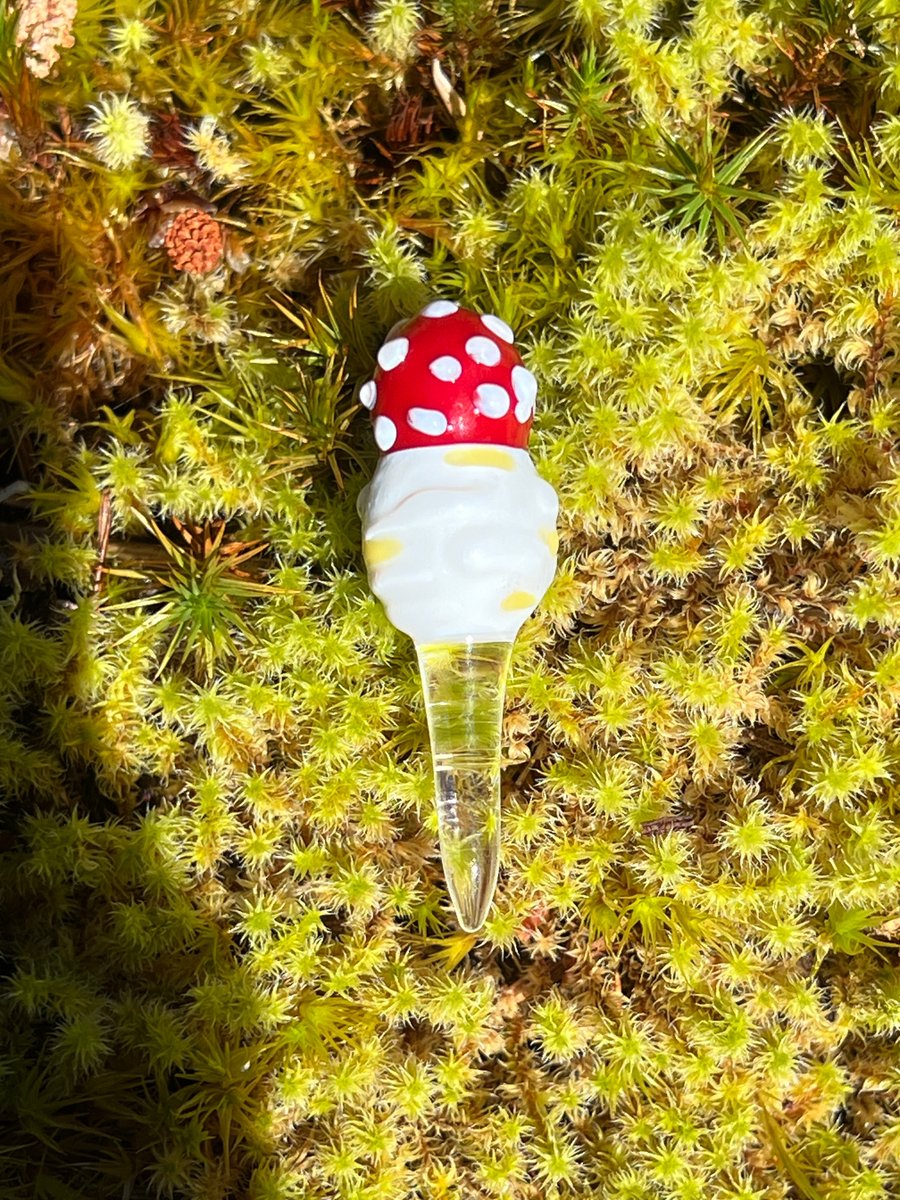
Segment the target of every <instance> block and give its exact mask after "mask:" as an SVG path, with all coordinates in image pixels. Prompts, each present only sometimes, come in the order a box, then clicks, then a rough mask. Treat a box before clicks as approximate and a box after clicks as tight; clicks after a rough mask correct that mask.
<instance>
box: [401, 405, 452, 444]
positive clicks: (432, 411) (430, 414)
mask: <svg viewBox="0 0 900 1200" xmlns="http://www.w3.org/2000/svg"><path fill="white" fill-rule="evenodd" d="M406 419H407V421H408V422H409V424H410V426H411V427H412V428H413V429H415V430H416V431H417V432H418V433H427V434H429V435H430V436H431V437H440V436H441V434H442V433H446V432H447V418H446V417H445V416H444V414H443V413H442V412H439V411H438V410H437V409H436V408H411V409H410V410H409V412H408V413H407V414H406Z"/></svg>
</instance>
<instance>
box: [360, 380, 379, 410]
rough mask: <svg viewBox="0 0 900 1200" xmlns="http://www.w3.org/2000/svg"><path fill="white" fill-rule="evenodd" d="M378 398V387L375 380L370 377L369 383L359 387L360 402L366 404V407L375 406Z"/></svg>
mask: <svg viewBox="0 0 900 1200" xmlns="http://www.w3.org/2000/svg"><path fill="white" fill-rule="evenodd" d="M377 399H378V388H377V387H376V386H375V380H374V379H370V380H369V382H368V383H364V384H363V385H362V387H361V388H360V389H359V402H360V404H364V405H365V406H366V408H374V407H375V401H376V400H377Z"/></svg>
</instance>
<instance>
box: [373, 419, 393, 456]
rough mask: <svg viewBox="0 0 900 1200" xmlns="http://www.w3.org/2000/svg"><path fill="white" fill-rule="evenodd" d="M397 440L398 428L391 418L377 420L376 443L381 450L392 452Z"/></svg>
mask: <svg viewBox="0 0 900 1200" xmlns="http://www.w3.org/2000/svg"><path fill="white" fill-rule="evenodd" d="M396 440H397V426H396V425H395V424H394V422H393V421H392V420H391V418H390V417H376V418H375V442H376V444H377V446H378V449H379V450H390V448H391V446H393V444H394V442H396Z"/></svg>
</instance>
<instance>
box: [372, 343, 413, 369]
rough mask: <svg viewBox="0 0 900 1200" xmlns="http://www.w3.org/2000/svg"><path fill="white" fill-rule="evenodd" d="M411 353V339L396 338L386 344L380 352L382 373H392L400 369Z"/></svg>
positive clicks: (379, 358)
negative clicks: (395, 368) (397, 368)
mask: <svg viewBox="0 0 900 1200" xmlns="http://www.w3.org/2000/svg"><path fill="white" fill-rule="evenodd" d="M408 353H409V338H405V337H404V338H394V340H393V341H391V342H385V343H384V345H383V346H382V347H381V349H380V350H379V351H378V365H379V367H381V369H382V371H392V370H393V369H394V367H399V366H400V364H401V363H402V362H403V361H404V360H405V359H406V356H407V354H408Z"/></svg>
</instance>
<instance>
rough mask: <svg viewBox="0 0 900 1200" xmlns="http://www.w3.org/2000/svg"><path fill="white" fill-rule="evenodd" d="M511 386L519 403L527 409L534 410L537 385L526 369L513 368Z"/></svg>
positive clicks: (520, 367)
mask: <svg viewBox="0 0 900 1200" xmlns="http://www.w3.org/2000/svg"><path fill="white" fill-rule="evenodd" d="M512 385H513V391H514V392H515V393H516V399H517V400H518V401H519V403H520V404H527V405H528V407H529V408H534V403H535V400H536V399H537V388H538V385H537V380H536V379H535V377H534V376H533V375H532V373H531V372H530V371H529V370H528V368H527V367H522V366H516V367H513V369H512Z"/></svg>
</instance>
